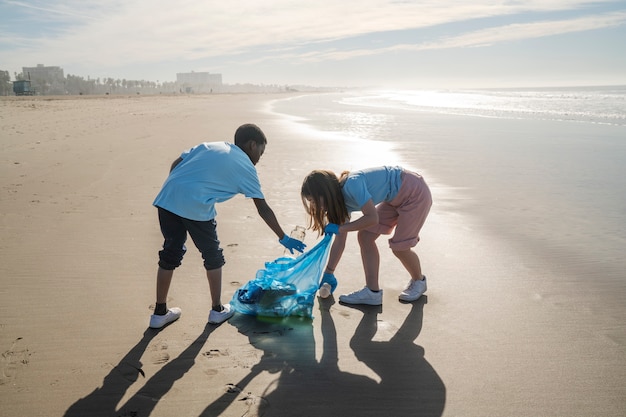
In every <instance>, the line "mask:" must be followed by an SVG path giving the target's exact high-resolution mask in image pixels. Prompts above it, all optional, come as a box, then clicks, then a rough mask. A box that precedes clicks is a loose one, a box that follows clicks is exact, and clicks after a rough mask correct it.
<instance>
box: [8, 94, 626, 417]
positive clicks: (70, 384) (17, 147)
mask: <svg viewBox="0 0 626 417" xmlns="http://www.w3.org/2000/svg"><path fill="white" fill-rule="evenodd" d="M284 97H285V95H260V94H259V95H211V96H209V95H207V96H156V97H139V96H133V97H66V98H54V99H50V98H42V97H38V98H3V99H2V100H0V147H1V149H2V152H1V154H0V155H1V156H0V159H1V164H0V169H1V175H0V186H1V190H0V191H1V193H2V194H1V198H0V219H1V225H2V240H1V242H0V260H1V262H0V279H1V280H2V281H1V282H2V285H1V286H0V294H1V299H0V301H1V302H0V312H1V317H0V351H2V352H3V354H2V358H1V359H2V364H1V367H2V368H1V373H0V410H2V411H1V412H0V414H1V415H2V416H7V417H8V416H29V417H35V416H62V415H67V416H124V417H126V416H142V417H143V416H155V417H156V416H218V415H223V416H243V415H246V416H255V415H264V416H294V415H300V416H318V415H326V416H342V415H354V416H365V415H372V416H373V415H376V416H378V415H389V416H409V415H410V416H441V415H445V416H540V415H541V416H623V415H626V349H625V347H626V337H625V336H624V335H625V334H626V327H625V322H624V307H623V305H622V304H621V303H619V302H618V301H607V299H605V298H601V297H600V296H599V295H598V293H597V292H593V291H590V285H591V284H589V286H587V285H580V282H578V281H576V282H572V283H569V284H567V283H566V285H563V284H562V281H560V282H559V284H557V283H556V280H555V279H553V278H554V277H553V276H552V275H551V274H552V272H550V270H548V269H541V271H543V272H542V273H540V272H538V269H537V268H536V266H535V265H534V264H533V263H531V262H529V261H528V260H527V259H525V258H524V256H522V255H520V253H519V252H518V251H517V250H516V249H515V246H514V245H507V244H506V241H505V240H503V239H501V238H500V236H498V234H497V233H495V232H493V231H491V232H489V231H487V232H484V231H483V230H482V229H480V228H479V227H478V225H477V224H475V223H472V222H471V221H468V219H466V218H463V217H462V215H460V214H459V212H458V211H457V210H455V207H459V206H462V205H463V204H464V202H463V199H460V198H459V197H458V194H455V192H454V189H452V188H448V187H446V186H443V185H441V184H438V183H437V181H436V180H435V181H433V182H432V183H431V187H432V190H433V195H434V198H435V205H434V206H433V211H432V213H431V216H430V217H429V219H428V222H427V224H426V226H425V228H424V230H423V234H422V241H421V243H420V244H419V246H418V251H419V254H420V256H421V258H422V263H423V265H424V270H425V272H426V273H427V274H428V277H429V291H428V292H427V296H424V297H422V298H421V299H420V300H419V301H418V302H415V303H400V302H398V300H397V295H398V293H399V291H400V290H401V289H402V287H403V286H404V285H405V283H406V281H407V279H408V277H406V274H405V273H404V270H403V268H402V267H401V266H400V264H399V262H398V261H397V260H396V259H395V258H394V257H393V255H392V254H391V252H390V251H389V250H387V249H386V241H385V239H384V238H383V239H380V248H381V255H382V271H383V272H382V274H381V283H382V286H383V288H384V291H385V292H384V305H383V306H382V307H381V308H378V307H364V308H352V307H348V306H343V305H340V304H338V303H334V302H333V300H332V299H329V300H326V301H324V302H320V303H319V304H316V308H315V310H314V317H313V319H312V320H300V319H291V320H285V321H279V322H277V321H273V322H272V321H267V320H257V319H255V318H251V317H247V316H242V315H236V316H235V317H234V318H233V319H231V321H229V322H227V323H224V324H222V325H220V326H212V325H207V323H206V319H207V314H208V310H209V308H210V302H209V298H208V285H207V283H206V278H205V276H204V270H203V268H202V262H201V259H200V256H199V254H198V253H197V252H196V251H195V249H194V248H193V247H190V250H189V251H188V254H187V255H186V257H185V260H184V263H183V265H182V266H181V267H180V268H179V269H178V270H177V271H176V273H175V275H174V281H173V284H172V288H171V290H170V294H169V295H170V299H169V300H168V303H169V305H170V306H179V307H181V308H182V310H183V315H182V317H181V319H180V320H178V321H177V322H176V323H174V324H172V325H170V326H168V327H166V328H165V329H162V330H161V331H156V330H150V329H147V324H148V319H149V315H150V314H151V308H152V307H153V303H154V291H155V289H154V278H155V273H156V261H157V251H158V250H159V249H160V245H161V243H162V242H161V235H160V232H159V229H158V222H157V217H156V210H155V209H154V208H153V207H152V206H151V203H152V200H153V198H154V196H155V195H156V193H157V192H158V190H159V187H160V186H161V184H162V182H163V180H164V179H165V177H166V175H167V171H168V169H169V165H170V163H171V162H172V161H173V160H174V159H175V158H176V157H177V156H178V155H179V154H180V152H181V151H182V150H183V149H185V148H188V147H190V146H193V145H195V144H197V143H199V142H201V141H213V140H226V141H231V140H232V136H233V133H234V131H235V129H236V127H237V126H239V125H240V124H242V123H246V122H253V123H256V124H258V125H259V126H260V127H261V128H262V129H263V130H264V131H265V132H266V135H267V137H268V140H269V144H268V147H267V149H266V153H265V155H264V156H263V158H262V159H261V162H260V163H259V164H258V166H257V167H258V170H259V175H260V178H261V182H262V185H263V189H264V192H265V194H266V198H267V200H268V203H269V204H270V206H271V207H272V208H273V209H274V211H275V213H276V215H277V217H278V219H279V222H280V223H281V225H282V227H283V228H284V229H285V230H286V231H288V230H291V228H293V227H294V226H295V225H305V217H304V212H303V209H302V207H301V203H300V200H299V194H298V193H299V187H300V184H301V181H302V178H303V177H304V175H305V174H306V173H308V172H309V171H310V170H311V169H314V168H329V169H334V170H337V171H340V170H342V169H350V168H354V167H359V166H361V167H362V166H367V165H372V164H379V163H395V162H398V161H401V158H400V157H398V156H397V155H398V154H397V153H394V152H392V151H391V150H390V149H388V148H387V147H386V146H384V145H381V144H375V143H366V144H364V143H358V144H356V143H354V142H350V141H341V142H335V141H332V140H327V139H326V140H320V138H317V137H315V136H313V135H311V132H310V131H307V130H306V129H302V128H301V127H298V125H297V124H296V123H294V122H292V121H285V120H282V119H280V118H279V117H278V116H276V115H273V114H271V113H268V112H267V111H265V107H264V103H267V102H268V101H270V100H272V99H277V98H284ZM427 179H428V178H427ZM217 220H218V233H219V236H220V240H221V242H222V246H223V248H224V251H225V256H226V260H227V264H226V265H225V267H224V282H223V298H224V301H227V300H229V299H230V297H231V296H232V294H233V293H234V291H235V290H236V289H237V288H239V287H240V286H242V285H243V284H244V283H245V282H247V281H248V280H250V279H252V278H253V277H254V274H255V272H256V271H257V270H258V269H260V268H262V267H263V263H264V262H266V261H271V260H273V259H275V258H277V257H279V256H281V255H282V252H283V248H282V247H281V246H280V245H279V244H278V242H277V241H276V238H275V236H274V235H273V233H272V232H271V231H270V230H269V228H268V227H267V226H266V225H265V224H264V223H263V222H262V221H261V220H260V218H259V217H258V215H257V214H256V211H255V209H254V205H253V204H252V202H251V201H248V200H246V199H244V198H243V197H236V198H234V199H232V200H231V201H229V202H227V203H224V204H222V205H220V206H218V218H217ZM316 241H317V237H316V236H314V235H313V234H312V233H311V232H309V233H308V234H307V237H306V239H305V243H307V244H308V245H311V246H312V245H314V244H315V243H316ZM337 276H338V278H339V279H340V284H339V288H338V290H337V292H338V293H342V292H349V291H352V290H354V289H357V288H359V287H360V286H362V285H363V278H362V268H361V265H360V258H359V252H358V246H357V243H356V238H355V236H351V237H350V238H349V240H348V247H347V249H346V252H345V254H344V257H343V259H342V262H341V264H340V266H339V267H338V269H337ZM607 303H608V304H607Z"/></svg>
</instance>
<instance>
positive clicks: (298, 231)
mask: <svg viewBox="0 0 626 417" xmlns="http://www.w3.org/2000/svg"><path fill="white" fill-rule="evenodd" d="M304 236H306V229H305V228H304V227H302V226H296V227H295V228H294V229H293V230H292V231H291V233H290V234H289V237H292V238H294V239H298V240H299V241H300V242H304ZM296 253H297V252H296ZM296 253H294V254H292V253H291V252H289V249H285V250H284V251H283V254H284V255H287V256H295V255H296Z"/></svg>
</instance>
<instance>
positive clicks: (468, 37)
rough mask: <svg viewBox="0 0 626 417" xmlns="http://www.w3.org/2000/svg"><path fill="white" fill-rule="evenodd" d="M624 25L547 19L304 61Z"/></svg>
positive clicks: (602, 18) (609, 17) (620, 16)
mask: <svg viewBox="0 0 626 417" xmlns="http://www.w3.org/2000/svg"><path fill="white" fill-rule="evenodd" d="M625 23H626V12H615V13H607V14H602V15H596V16H586V17H583V18H576V19H568V20H550V21H543V22H531V23H516V24H509V25H504V26H498V27H492V28H486V29H481V30H477V31H473V32H468V33H464V34H461V35H457V36H453V37H448V38H442V39H438V40H432V41H428V42H423V43H419V44H398V45H393V46H390V47H385V48H377V49H373V48H367V49H354V50H347V51H337V50H331V51H327V52H317V53H309V54H303V55H301V56H300V58H302V59H303V60H306V61H310V62H316V61H327V60H346V59H352V58H357V57H362V56H369V55H381V54H385V53H389V52H398V51H423V50H429V49H449V48H462V47H485V46H490V45H495V44H499V43H504V42H511V41H518V40H524V39H533V38H542V37H548V36H556V35H563V34H567V33H572V32H584V31H589V30H596V29H606V28H611V27H616V26H620V25H623V24H625Z"/></svg>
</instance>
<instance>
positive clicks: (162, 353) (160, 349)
mask: <svg viewBox="0 0 626 417" xmlns="http://www.w3.org/2000/svg"><path fill="white" fill-rule="evenodd" d="M167 347H168V346H167V343H165V342H158V343H155V344H154V345H152V348H151V350H152V363H153V364H155V365H163V364H164V363H167V362H168V361H169V360H170V354H169V353H168V352H167Z"/></svg>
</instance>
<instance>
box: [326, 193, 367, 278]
mask: <svg viewBox="0 0 626 417" xmlns="http://www.w3.org/2000/svg"><path fill="white" fill-rule="evenodd" d="M361 212H362V213H363V216H361V217H360V218H358V219H356V220H355V221H353V222H348V223H344V224H340V225H339V233H338V234H337V235H336V236H335V241H334V242H333V245H332V247H331V248H330V255H328V263H327V264H326V270H325V271H324V272H325V273H328V274H332V273H334V271H335V268H336V267H337V264H338V263H339V260H340V259H341V255H342V254H343V250H344V248H345V247H346V239H347V237H348V232H354V231H356V230H361V229H367V228H368V227H370V226H374V225H375V224H378V212H377V211H376V206H375V205H374V202H373V201H372V200H368V201H367V203H365V205H364V206H363V207H361Z"/></svg>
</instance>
